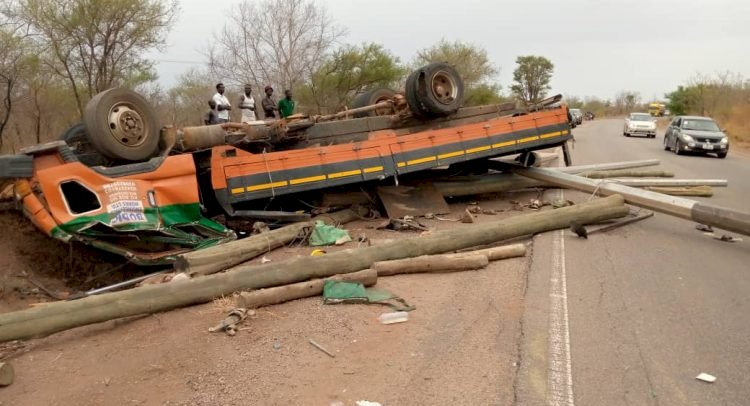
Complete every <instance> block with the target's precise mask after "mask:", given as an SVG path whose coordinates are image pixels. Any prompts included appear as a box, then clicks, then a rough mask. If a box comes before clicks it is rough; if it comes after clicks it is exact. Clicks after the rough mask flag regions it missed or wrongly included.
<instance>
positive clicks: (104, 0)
mask: <svg viewBox="0 0 750 406" xmlns="http://www.w3.org/2000/svg"><path fill="white" fill-rule="evenodd" d="M177 11H178V8H177V3H176V1H175V0H19V1H18V4H17V5H16V6H15V7H13V8H12V9H11V11H10V13H11V14H12V15H13V16H14V17H16V18H18V19H19V20H20V21H23V22H24V23H25V24H26V25H27V26H28V27H29V30H30V33H31V34H32V35H33V38H34V39H35V41H36V42H37V44H38V46H39V48H40V49H41V52H40V55H41V57H42V58H43V61H44V63H45V65H46V66H47V67H49V68H50V69H51V71H52V72H53V73H54V74H56V75H58V76H60V77H62V78H64V79H65V80H66V81H67V82H68V84H69V86H70V89H71V91H72V92H73V95H74V96H75V100H76V103H77V105H78V110H79V113H80V115H81V116H83V107H84V104H85V103H86V101H88V99H90V98H91V97H93V96H94V95H95V94H96V93H98V92H101V91H103V90H106V89H108V88H111V87H116V86H123V85H127V86H131V87H132V86H135V85H137V84H139V83H142V82H144V81H149V80H152V79H153V78H154V77H155V73H154V71H153V67H152V62H151V61H149V60H147V59H145V58H144V54H145V53H146V52H147V51H150V50H152V49H158V48H160V47H161V46H163V45H164V42H165V38H166V34H167V32H168V31H169V29H170V28H171V26H172V24H173V23H174V21H175V17H176V15H177Z"/></svg>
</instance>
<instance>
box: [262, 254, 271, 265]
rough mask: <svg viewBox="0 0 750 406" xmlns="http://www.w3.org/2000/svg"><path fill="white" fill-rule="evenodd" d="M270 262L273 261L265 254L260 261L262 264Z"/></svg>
mask: <svg viewBox="0 0 750 406" xmlns="http://www.w3.org/2000/svg"><path fill="white" fill-rule="evenodd" d="M268 262H271V260H270V259H268V258H267V257H265V256H264V257H263V258H261V259H260V263H261V264H265V263H268Z"/></svg>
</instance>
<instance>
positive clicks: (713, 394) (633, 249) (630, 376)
mask: <svg viewBox="0 0 750 406" xmlns="http://www.w3.org/2000/svg"><path fill="white" fill-rule="evenodd" d="M574 134H575V137H576V143H575V146H574V149H573V150H572V155H573V162H574V164H576V165H583V164H591V163H601V162H614V161H628V160H639V159H650V158H658V159H660V160H661V162H662V165H661V168H662V169H665V170H669V171H673V172H675V174H676V177H678V178H714V179H715V178H723V179H728V180H729V186H728V187H727V188H715V189H714V192H715V195H714V197H712V198H707V199H704V200H705V201H706V202H710V203H712V204H715V205H721V206H726V207H730V208H734V209H738V210H744V211H747V210H750V204H748V201H750V176H748V174H750V156H748V155H747V154H746V153H742V152H741V151H736V150H732V149H730V152H729V156H728V157H727V158H726V159H718V158H716V157H714V156H711V157H704V156H677V155H675V154H673V153H671V152H667V151H664V149H663V144H662V140H663V133H662V132H660V133H659V134H658V135H657V137H656V139H647V138H626V137H624V136H623V135H622V121H621V120H597V121H594V122H587V123H585V124H584V125H583V126H580V127H578V128H577V129H575V130H574ZM730 148H731V147H730ZM565 196H566V197H568V198H572V199H573V200H577V201H582V200H585V199H587V198H588V196H587V195H584V194H582V193H578V192H569V191H566V192H565ZM717 232H720V231H719V230H717ZM563 239H564V248H563V250H564V255H563V256H562V258H563V261H564V263H565V272H564V273H563V275H564V276H565V277H566V282H567V308H566V312H567V313H568V314H567V315H566V316H567V320H568V329H569V337H570V338H569V344H570V345H569V347H570V356H569V358H570V364H571V367H570V372H571V373H572V400H573V402H571V401H570V399H567V400H565V399H564V401H563V402H551V401H550V395H549V388H547V391H546V392H545V391H544V390H543V389H540V388H541V386H542V384H543V381H545V379H546V381H547V384H548V386H549V382H550V381H549V379H548V378H547V377H546V376H545V373H546V372H549V368H550V366H549V365H550V363H549V352H550V351H547V353H546V357H545V356H544V355H543V354H541V353H540V349H544V348H549V346H547V347H545V346H543V345H542V344H541V343H540V342H539V341H540V340H541V337H547V338H548V340H550V337H552V338H551V341H554V340H555V337H554V334H553V333H552V330H551V328H550V330H549V331H543V330H544V329H546V328H547V327H548V325H547V324H546V323H545V320H544V318H543V317H541V316H540V314H541V313H542V312H541V311H540V310H543V309H545V305H547V306H548V303H549V299H548V298H549V297H550V296H554V295H551V294H550V293H551V291H550V290H549V289H548V287H549V286H550V285H551V284H550V283H549V281H545V278H547V279H549V273H546V274H545V273H544V272H546V271H543V270H542V269H544V268H545V266H548V263H549V261H553V260H554V258H555V257H557V256H556V255H551V254H550V253H543V252H541V250H542V247H547V249H552V245H551V244H549V241H546V242H545V240H544V239H542V240H541V241H540V243H541V244H540V245H539V246H537V245H536V243H535V252H534V255H535V259H534V261H535V264H534V265H535V266H534V267H532V273H533V272H537V271H538V272H539V274H537V275H532V276H530V286H529V292H528V295H527V313H531V316H530V317H529V316H528V315H527V316H525V321H524V337H525V340H526V342H525V343H524V347H525V350H524V351H523V352H524V357H526V358H527V359H525V360H524V361H526V362H527V363H528V364H531V369H532V371H531V372H528V371H527V372H526V373H525V374H522V376H521V381H522V382H521V387H526V388H527V389H526V392H527V395H523V394H521V396H519V399H521V400H522V402H521V403H528V404H534V403H537V402H540V401H541V400H542V399H546V403H558V404H573V403H574V404H577V405H743V404H749V403H750V400H749V399H750V323H749V322H748V315H750V277H749V276H750V238H748V237H744V239H745V241H744V242H739V243H727V242H721V241H718V240H715V239H713V238H711V237H710V236H707V235H704V234H703V233H702V232H700V231H698V230H696V229H695V224H694V223H692V222H689V221H685V220H681V219H676V218H672V217H669V216H667V215H662V214H658V213H657V214H656V215H655V216H654V217H653V218H650V219H647V220H645V221H642V222H640V223H637V224H632V225H628V226H625V227H622V228H620V229H617V230H613V231H609V232H607V233H603V234H598V235H595V236H592V237H591V238H589V239H588V240H582V239H578V238H576V237H575V236H574V235H572V233H570V232H569V231H568V232H565V233H564V236H563ZM545 264H547V265H545ZM552 280H554V277H553V279H552ZM535 281H536V282H535ZM548 307H549V306H548ZM534 314H536V316H534ZM535 363H536V372H535V371H534V364H535ZM544 363H546V365H547V371H546V372H545V371H542V370H541V369H540V368H539V366H540V365H543V364H544ZM540 371H542V372H540ZM701 372H706V373H709V374H711V375H714V376H716V377H717V380H716V382H715V383H704V382H701V381H698V380H696V379H695V377H696V376H697V375H698V374H699V373H701ZM523 381H525V383H524V382H523ZM529 392H530V393H531V395H528V393H529ZM534 392H536V394H535V395H534ZM545 393H546V398H545V397H544V396H545ZM524 399H525V402H524Z"/></svg>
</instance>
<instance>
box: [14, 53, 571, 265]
mask: <svg viewBox="0 0 750 406" xmlns="http://www.w3.org/2000/svg"><path fill="white" fill-rule="evenodd" d="M463 91H464V89H463V82H462V80H461V78H460V76H459V75H458V73H457V72H456V71H455V70H454V69H453V68H452V67H451V66H449V65H447V64H444V63H433V64H430V65H427V66H424V67H422V68H419V69H417V70H415V71H414V72H412V73H411V74H410V75H409V76H408V78H407V80H406V87H405V89H404V90H403V91H402V92H399V93H396V92H394V91H391V90H388V89H375V90H372V91H370V92H367V93H364V94H361V95H359V96H358V97H357V99H356V100H355V103H354V108H353V109H351V110H346V111H343V112H340V113H337V114H331V115H327V116H312V117H307V116H302V115H297V116H293V117H290V118H287V119H286V120H275V121H258V122H254V123H245V124H238V123H227V124H222V125H214V126H202V127H186V128H182V129H174V128H171V127H161V126H160V124H159V123H158V120H157V119H156V115H155V113H154V111H153V109H152V107H151V106H150V105H149V103H148V102H147V101H146V100H145V99H143V98H142V97H141V96H140V95H138V94H137V93H134V92H131V91H128V90H125V89H110V90H107V91H104V92H102V93H100V94H98V95H97V96H96V97H94V98H93V99H92V100H91V101H90V102H89V103H88V105H87V107H86V110H85V114H84V121H83V123H82V124H79V125H77V126H74V127H72V128H71V129H69V130H68V131H67V132H66V133H65V134H63V136H62V137H61V140H60V141H56V142H52V143H48V144H43V145H37V146H33V147H30V148H26V149H24V150H22V151H21V153H20V154H17V155H11V156H3V157H0V179H1V178H6V179H8V178H11V179H14V180H15V192H14V193H15V198H16V201H17V202H18V206H19V207H20V208H21V209H22V210H23V213H24V214H25V216H26V217H28V218H29V219H30V220H31V221H32V222H33V223H34V224H35V225H36V226H37V227H38V228H39V229H40V230H42V231H43V232H45V233H47V234H48V235H49V236H51V237H54V238H57V239H60V240H62V241H71V240H72V241H79V242H83V243H86V244H89V245H92V246H95V247H97V248H101V249H104V250H107V251H110V252H114V253H118V254H120V255H123V256H125V257H126V258H128V259H129V260H131V261H133V262H135V263H138V264H144V265H149V264H163V263H169V262H172V261H173V260H174V259H175V258H176V256H177V255H178V254H180V253H184V252H187V251H190V250H196V249H201V248H204V247H208V246H212V245H215V244H220V243H222V242H225V241H229V240H232V239H234V238H235V234H234V232H233V231H231V230H229V229H228V228H226V227H225V226H224V225H222V224H220V223H219V222H216V221H213V220H211V219H210V218H211V217H212V216H215V215H217V214H224V215H225V216H228V217H245V218H255V219H269V218H270V219H276V220H279V219H281V220H284V219H287V220H295V219H298V218H300V216H301V215H300V213H299V211H298V208H299V206H298V205H296V203H299V201H300V200H302V201H304V200H305V196H306V194H309V193H311V192H316V191H318V192H319V191H320V190H323V189H328V188H333V187H338V186H346V185H352V184H361V183H366V182H371V183H383V182H390V183H393V182H397V181H398V177H399V176H409V174H412V173H415V172H420V171H426V170H430V169H434V168H437V167H445V166H448V167H461V166H463V167H481V166H482V165H483V162H485V161H486V160H487V159H489V158H493V157H498V156H502V155H510V154H527V153H529V152H531V151H534V150H537V149H543V148H550V147H555V146H560V145H562V146H563V150H564V152H566V160H567V149H566V147H565V145H566V144H565V143H566V141H567V140H569V139H570V138H571V137H572V134H571V133H570V124H569V122H570V116H569V114H568V110H567V107H566V106H565V105H564V104H562V103H561V102H560V97H559V96H556V97H553V98H550V99H547V100H544V101H542V102H540V103H538V104H535V105H532V106H524V107H523V108H517V107H516V105H515V104H512V103H510V104H508V103H506V104H500V105H487V106H479V107H462V102H463ZM302 216H304V215H302Z"/></svg>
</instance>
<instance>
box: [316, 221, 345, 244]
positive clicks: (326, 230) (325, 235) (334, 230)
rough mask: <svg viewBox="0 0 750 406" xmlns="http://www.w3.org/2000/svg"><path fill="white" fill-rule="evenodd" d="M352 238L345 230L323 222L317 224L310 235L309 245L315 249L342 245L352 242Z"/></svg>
mask: <svg viewBox="0 0 750 406" xmlns="http://www.w3.org/2000/svg"><path fill="white" fill-rule="evenodd" d="M351 240H352V237H350V236H349V232H348V231H346V230H344V229H343V228H338V227H335V226H331V225H328V224H326V223H324V222H323V221H321V220H318V221H316V222H315V226H314V227H313V230H312V233H310V238H309V240H308V241H309V243H310V245H312V246H313V247H319V246H324V245H334V244H336V245H341V244H343V243H345V242H348V241H351Z"/></svg>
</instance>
